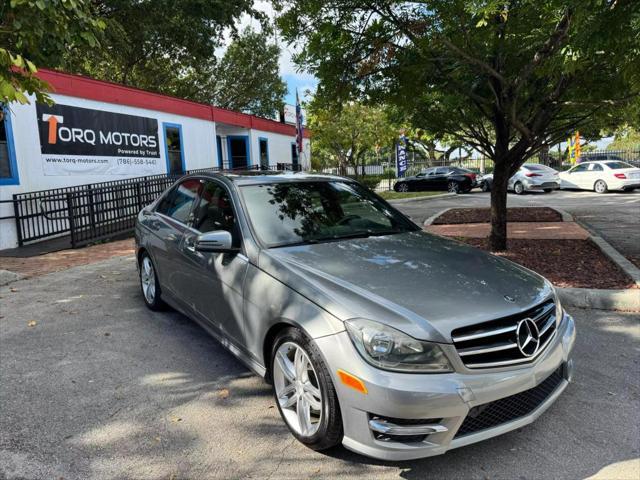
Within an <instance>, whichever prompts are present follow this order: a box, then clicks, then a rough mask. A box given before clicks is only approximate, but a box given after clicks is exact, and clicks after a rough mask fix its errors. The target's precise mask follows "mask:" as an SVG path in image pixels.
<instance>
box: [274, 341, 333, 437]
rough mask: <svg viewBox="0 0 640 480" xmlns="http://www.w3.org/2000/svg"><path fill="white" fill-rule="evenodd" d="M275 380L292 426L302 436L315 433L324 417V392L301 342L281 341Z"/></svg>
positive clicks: (275, 364) (283, 409)
mask: <svg viewBox="0 0 640 480" xmlns="http://www.w3.org/2000/svg"><path fill="white" fill-rule="evenodd" d="M273 382H274V387H275V392H276V397H277V400H278V403H279V405H280V410H281V411H282V416H283V417H284V419H285V421H286V422H287V424H288V425H289V427H290V428H291V429H292V430H293V431H294V432H296V433H297V434H298V435H301V436H303V437H311V436H313V435H314V434H315V433H316V432H317V431H318V429H319V428H320V422H321V420H322V410H323V409H322V402H323V400H322V392H321V391H320V386H319V385H320V384H319V382H318V377H317V375H316V371H315V368H314V366H313V364H312V363H311V360H310V359H309V356H308V355H307V352H305V351H304V350H303V349H302V347H301V346H300V345H298V344H297V343H294V342H285V343H283V344H282V345H280V347H279V348H278V350H277V351H276V355H275V360H274V364H273Z"/></svg>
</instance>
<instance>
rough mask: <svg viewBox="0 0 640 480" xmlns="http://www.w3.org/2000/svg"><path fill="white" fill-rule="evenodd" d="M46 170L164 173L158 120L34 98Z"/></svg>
mask: <svg viewBox="0 0 640 480" xmlns="http://www.w3.org/2000/svg"><path fill="white" fill-rule="evenodd" d="M36 114H37V117H38V118H37V121H38V133H39V136H40V151H41V153H42V157H41V158H42V165H43V170H44V174H45V175H86V174H89V175H91V174H95V175H127V176H143V175H153V174H156V173H164V172H165V170H166V165H165V164H164V163H163V162H160V142H159V136H158V121H157V120H156V119H155V118H146V117H137V116H134V115H125V114H122V113H112V112H103V111H101V110H92V109H89V108H81V107H73V106H70V105H61V104H55V105H53V106H47V105H41V104H39V103H38V104H36Z"/></svg>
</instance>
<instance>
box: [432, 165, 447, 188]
mask: <svg viewBox="0 0 640 480" xmlns="http://www.w3.org/2000/svg"><path fill="white" fill-rule="evenodd" d="M449 173H451V170H450V169H449V168H448V167H438V168H436V170H435V172H434V174H433V175H432V176H431V188H430V190H446V189H447V184H448V183H449Z"/></svg>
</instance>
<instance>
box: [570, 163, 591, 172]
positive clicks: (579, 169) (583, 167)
mask: <svg viewBox="0 0 640 480" xmlns="http://www.w3.org/2000/svg"><path fill="white" fill-rule="evenodd" d="M588 168H589V164H588V163H581V164H580V165H578V166H577V167H575V168H574V169H573V170H571V173H578V172H586V171H587V169H588Z"/></svg>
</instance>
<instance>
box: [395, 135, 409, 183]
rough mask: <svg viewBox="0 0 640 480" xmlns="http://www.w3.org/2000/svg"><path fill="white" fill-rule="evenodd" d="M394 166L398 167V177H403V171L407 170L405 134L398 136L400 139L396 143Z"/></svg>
mask: <svg viewBox="0 0 640 480" xmlns="http://www.w3.org/2000/svg"><path fill="white" fill-rule="evenodd" d="M396 167H397V169H398V178H400V177H404V173H405V172H406V171H407V168H408V162H407V138H406V137H405V136H402V137H400V141H399V142H398V143H397V145H396Z"/></svg>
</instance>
